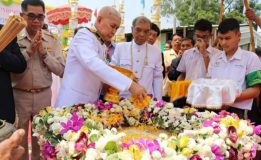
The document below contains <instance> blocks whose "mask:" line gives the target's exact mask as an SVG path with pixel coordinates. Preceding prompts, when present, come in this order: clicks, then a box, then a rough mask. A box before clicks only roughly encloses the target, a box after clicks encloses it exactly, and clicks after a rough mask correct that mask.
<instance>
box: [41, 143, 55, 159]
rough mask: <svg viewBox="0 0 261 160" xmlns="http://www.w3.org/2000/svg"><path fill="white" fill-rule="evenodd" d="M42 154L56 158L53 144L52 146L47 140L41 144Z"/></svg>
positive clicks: (45, 156)
mask: <svg viewBox="0 0 261 160" xmlns="http://www.w3.org/2000/svg"><path fill="white" fill-rule="evenodd" d="M42 155H43V157H44V158H46V159H47V158H51V159H53V158H56V151H55V148H54V146H52V145H51V144H50V143H49V142H48V141H47V142H45V143H44V144H43V151H42Z"/></svg>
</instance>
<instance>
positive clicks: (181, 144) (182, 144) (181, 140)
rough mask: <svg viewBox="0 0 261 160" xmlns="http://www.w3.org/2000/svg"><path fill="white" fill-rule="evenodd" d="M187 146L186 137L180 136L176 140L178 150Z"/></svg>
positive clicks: (187, 138) (187, 139)
mask: <svg viewBox="0 0 261 160" xmlns="http://www.w3.org/2000/svg"><path fill="white" fill-rule="evenodd" d="M188 144H189V137H188V136H181V137H180V138H179V140H178V145H179V148H185V147H187V146H188Z"/></svg>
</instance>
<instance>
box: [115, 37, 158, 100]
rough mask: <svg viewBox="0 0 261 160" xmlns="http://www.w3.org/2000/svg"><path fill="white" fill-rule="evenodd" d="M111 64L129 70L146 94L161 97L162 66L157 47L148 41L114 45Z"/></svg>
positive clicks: (123, 95) (124, 94)
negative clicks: (141, 43)
mask: <svg viewBox="0 0 261 160" xmlns="http://www.w3.org/2000/svg"><path fill="white" fill-rule="evenodd" d="M131 46H132V47H131ZM146 47H147V56H146ZM131 51H132V53H131ZM146 57H147V58H146ZM111 64H113V65H117V66H120V67H123V68H126V69H129V70H131V71H132V72H133V73H134V74H135V76H136V77H137V78H138V81H139V84H141V85H142V86H143V87H144V88H145V89H146V91H147V93H148V94H152V95H153V97H156V98H157V100H161V99H162V81H163V75H162V71H163V67H162V58H161V51H160V49H159V48H157V47H156V46H152V45H150V44H148V43H145V44H143V45H138V44H136V43H135V42H134V41H132V42H124V43H120V44H117V45H116V48H115V51H114V54H113V56H112V61H111ZM121 96H122V97H125V98H128V97H129V96H130V94H129V93H126V92H125V93H121Z"/></svg>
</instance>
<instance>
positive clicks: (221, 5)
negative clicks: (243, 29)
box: [218, 0, 224, 23]
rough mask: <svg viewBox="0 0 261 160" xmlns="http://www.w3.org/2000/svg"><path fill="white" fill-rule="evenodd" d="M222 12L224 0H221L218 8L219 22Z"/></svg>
mask: <svg viewBox="0 0 261 160" xmlns="http://www.w3.org/2000/svg"><path fill="white" fill-rule="evenodd" d="M223 12H224V0H221V1H220V9H219V20H218V22H219V23H220V22H221V21H222V17H223Z"/></svg>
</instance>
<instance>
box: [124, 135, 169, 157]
mask: <svg viewBox="0 0 261 160" xmlns="http://www.w3.org/2000/svg"><path fill="white" fill-rule="evenodd" d="M131 145H136V146H138V147H139V149H140V150H141V151H143V150H146V149H148V150H149V152H150V154H152V153H153V152H154V151H159V152H160V153H161V155H163V154H164V150H163V148H161V147H160V144H159V142H158V141H157V140H153V141H152V140H148V139H147V140H145V139H143V138H140V139H139V140H138V142H134V141H129V142H128V143H123V144H122V146H121V147H122V149H123V150H124V149H129V147H130V146H131Z"/></svg>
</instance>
